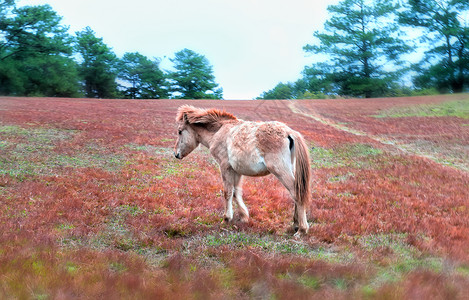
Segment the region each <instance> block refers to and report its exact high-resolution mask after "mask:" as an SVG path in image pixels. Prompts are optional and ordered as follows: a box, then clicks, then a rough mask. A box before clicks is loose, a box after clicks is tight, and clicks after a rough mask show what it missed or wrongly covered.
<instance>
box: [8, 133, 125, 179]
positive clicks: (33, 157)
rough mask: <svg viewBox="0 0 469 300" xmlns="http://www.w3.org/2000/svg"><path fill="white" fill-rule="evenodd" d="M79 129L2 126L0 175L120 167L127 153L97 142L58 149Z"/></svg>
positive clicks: (22, 177) (36, 174)
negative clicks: (61, 150) (112, 151)
mask: <svg viewBox="0 0 469 300" xmlns="http://www.w3.org/2000/svg"><path fill="white" fill-rule="evenodd" d="M76 134H78V131H76V130H66V129H57V128H23V127H20V126H16V125H2V126H0V138H1V139H2V141H1V142H0V154H1V155H0V174H6V175H9V176H11V177H15V178H18V179H20V180H24V179H25V178H26V177H35V176H41V175H54V174H57V173H58V172H59V170H60V168H64V167H71V168H84V167H91V168H101V169H105V170H107V171H115V170H118V169H119V168H120V167H121V166H122V165H123V164H124V161H125V159H126V157H125V155H124V154H118V153H109V151H107V149H106V148H104V147H103V146H101V145H99V144H97V143H92V142H90V143H88V144H86V145H84V146H78V147H77V148H76V149H69V150H71V151H69V152H68V153H67V154H63V153H59V152H56V150H55V149H56V147H57V145H58V144H59V143H62V142H67V141H68V140H71V139H72V138H73V137H74V136H75V135H76Z"/></svg>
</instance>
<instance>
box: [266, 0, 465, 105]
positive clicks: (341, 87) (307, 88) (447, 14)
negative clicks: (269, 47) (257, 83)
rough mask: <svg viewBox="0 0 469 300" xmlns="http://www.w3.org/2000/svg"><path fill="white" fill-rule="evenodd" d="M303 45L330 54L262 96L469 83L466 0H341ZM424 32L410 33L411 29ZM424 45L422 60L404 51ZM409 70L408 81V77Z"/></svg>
mask: <svg viewBox="0 0 469 300" xmlns="http://www.w3.org/2000/svg"><path fill="white" fill-rule="evenodd" d="M328 12H329V14H330V18H329V20H327V21H326V23H325V24H324V30H323V31H316V32H315V33H314V37H315V39H316V43H315V44H311V45H306V46H305V47H304V48H303V49H304V51H305V52H306V53H310V54H312V55H323V56H326V57H327V59H325V60H324V61H322V62H318V63H315V64H313V65H311V66H306V67H305V68H304V70H303V72H302V78H300V79H298V80H297V81H296V82H287V83H279V84H277V86H275V87H274V88H273V89H272V90H269V91H267V92H264V93H263V94H262V95H261V96H260V97H259V99H305V98H306V99H308V98H327V97H335V96H350V97H363V98H370V97H383V96H404V95H415V94H430V93H460V92H464V91H468V90H469V26H468V22H469V19H468V18H469V1H467V0H400V1H397V0H396V1H393V0H343V1H341V2H340V3H339V4H337V5H331V6H329V7H328ZM412 29H418V30H417V31H416V30H413V32H419V33H420V34H419V35H417V36H415V34H414V36H409V35H408V34H406V33H405V31H406V32H410V31H411V30H412ZM417 49H424V50H425V51H422V50H421V51H422V52H423V53H424V55H423V58H422V59H421V61H420V62H417V63H413V64H410V63H408V62H406V55H409V54H412V53H415V51H416V50H417ZM406 77H407V78H408V77H411V82H412V84H411V85H406V84H405V82H404V80H403V78H406Z"/></svg>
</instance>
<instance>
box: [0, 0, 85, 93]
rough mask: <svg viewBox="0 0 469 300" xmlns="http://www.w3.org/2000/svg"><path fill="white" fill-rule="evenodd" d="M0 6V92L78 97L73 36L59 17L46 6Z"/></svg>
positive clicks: (0, 3) (8, 4)
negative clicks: (73, 55) (72, 56)
mask: <svg viewBox="0 0 469 300" xmlns="http://www.w3.org/2000/svg"><path fill="white" fill-rule="evenodd" d="M0 5H1V8H0V13H1V16H0V21H1V23H0V24H1V25H0V93H1V94H8V95H17V96H23V95H25V96H63V97H74V96H78V95H79V84H78V75H77V70H76V64H75V62H74V60H73V59H72V58H71V55H72V54H73V47H72V37H71V36H70V35H69V34H68V33H67V31H68V28H67V27H65V26H62V25H61V24H60V22H61V19H62V18H61V17H60V16H58V15H57V14H56V12H54V11H53V10H52V8H51V7H50V6H49V5H42V6H25V7H20V8H16V7H15V6H14V1H2V2H0Z"/></svg>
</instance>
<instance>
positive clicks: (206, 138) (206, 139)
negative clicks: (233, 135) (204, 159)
mask: <svg viewBox="0 0 469 300" xmlns="http://www.w3.org/2000/svg"><path fill="white" fill-rule="evenodd" d="M196 132H197V135H198V136H199V141H198V142H199V143H201V144H202V145H204V146H205V147H207V148H210V142H211V141H212V138H213V136H214V135H215V133H216V131H215V132H212V131H209V130H208V129H207V128H204V127H198V128H196Z"/></svg>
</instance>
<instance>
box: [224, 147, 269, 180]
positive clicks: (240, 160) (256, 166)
mask: <svg viewBox="0 0 469 300" xmlns="http://www.w3.org/2000/svg"><path fill="white" fill-rule="evenodd" d="M255 152H257V151H255ZM255 152H254V153H246V152H245V151H239V152H237V153H233V152H232V153H229V154H231V155H229V162H230V165H231V167H232V168H233V170H235V171H236V173H238V174H242V175H247V176H264V175H267V174H269V171H268V170H267V167H266V165H265V161H264V158H263V157H262V156H260V155H259V154H258V153H255Z"/></svg>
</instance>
